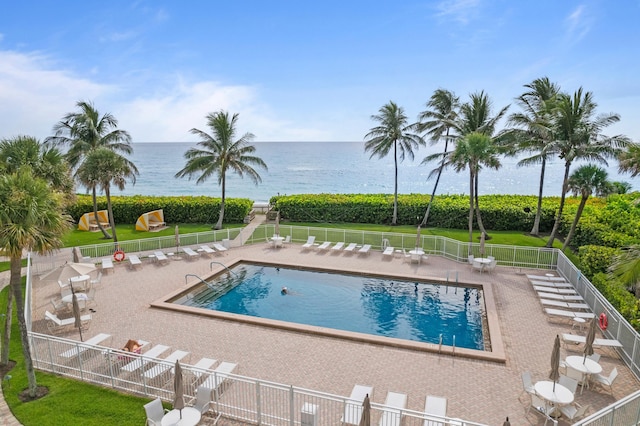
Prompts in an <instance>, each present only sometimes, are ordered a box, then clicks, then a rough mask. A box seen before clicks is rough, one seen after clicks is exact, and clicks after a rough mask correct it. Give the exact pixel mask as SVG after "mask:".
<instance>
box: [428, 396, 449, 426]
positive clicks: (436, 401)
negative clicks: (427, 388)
mask: <svg viewBox="0 0 640 426" xmlns="http://www.w3.org/2000/svg"><path fill="white" fill-rule="evenodd" d="M424 413H425V414H430V415H434V416H439V417H445V416H446V415H447V398H443V397H440V396H432V395H427V399H426V400H425V402H424ZM444 425H445V421H444V419H442V421H441V422H440V421H437V420H431V419H426V420H425V421H424V426H444Z"/></svg>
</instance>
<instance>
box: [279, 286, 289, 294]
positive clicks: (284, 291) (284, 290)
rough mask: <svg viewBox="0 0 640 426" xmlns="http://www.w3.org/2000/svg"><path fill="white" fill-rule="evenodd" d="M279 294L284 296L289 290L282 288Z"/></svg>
mask: <svg viewBox="0 0 640 426" xmlns="http://www.w3.org/2000/svg"><path fill="white" fill-rule="evenodd" d="M280 293H281V294H283V295H284V294H289V289H288V288H286V287H282V290H280Z"/></svg>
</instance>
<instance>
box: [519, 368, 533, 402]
mask: <svg viewBox="0 0 640 426" xmlns="http://www.w3.org/2000/svg"><path fill="white" fill-rule="evenodd" d="M523 393H528V394H530V395H533V394H534V393H536V391H535V389H534V388H533V381H532V380H531V372H530V371H523V372H522V392H520V395H519V396H518V398H520V397H521V396H522V394H523Z"/></svg>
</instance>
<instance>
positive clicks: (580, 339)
mask: <svg viewBox="0 0 640 426" xmlns="http://www.w3.org/2000/svg"><path fill="white" fill-rule="evenodd" d="M586 341H587V338H586V337H585V336H578V335H576V334H567V333H562V342H563V343H565V344H573V345H579V344H581V343H586ZM593 346H597V347H600V346H606V347H612V348H621V347H622V343H620V341H618V340H616V339H594V340H593Z"/></svg>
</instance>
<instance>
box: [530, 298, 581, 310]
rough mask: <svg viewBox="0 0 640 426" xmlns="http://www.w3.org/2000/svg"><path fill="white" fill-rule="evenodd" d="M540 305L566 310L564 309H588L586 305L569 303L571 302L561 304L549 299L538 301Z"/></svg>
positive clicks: (558, 301) (561, 302) (559, 301)
mask: <svg viewBox="0 0 640 426" xmlns="http://www.w3.org/2000/svg"><path fill="white" fill-rule="evenodd" d="M540 303H542V304H543V305H545V306H555V307H558V308H566V309H585V310H586V309H589V305H587V304H586V303H571V302H563V301H561V300H549V299H540Z"/></svg>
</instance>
